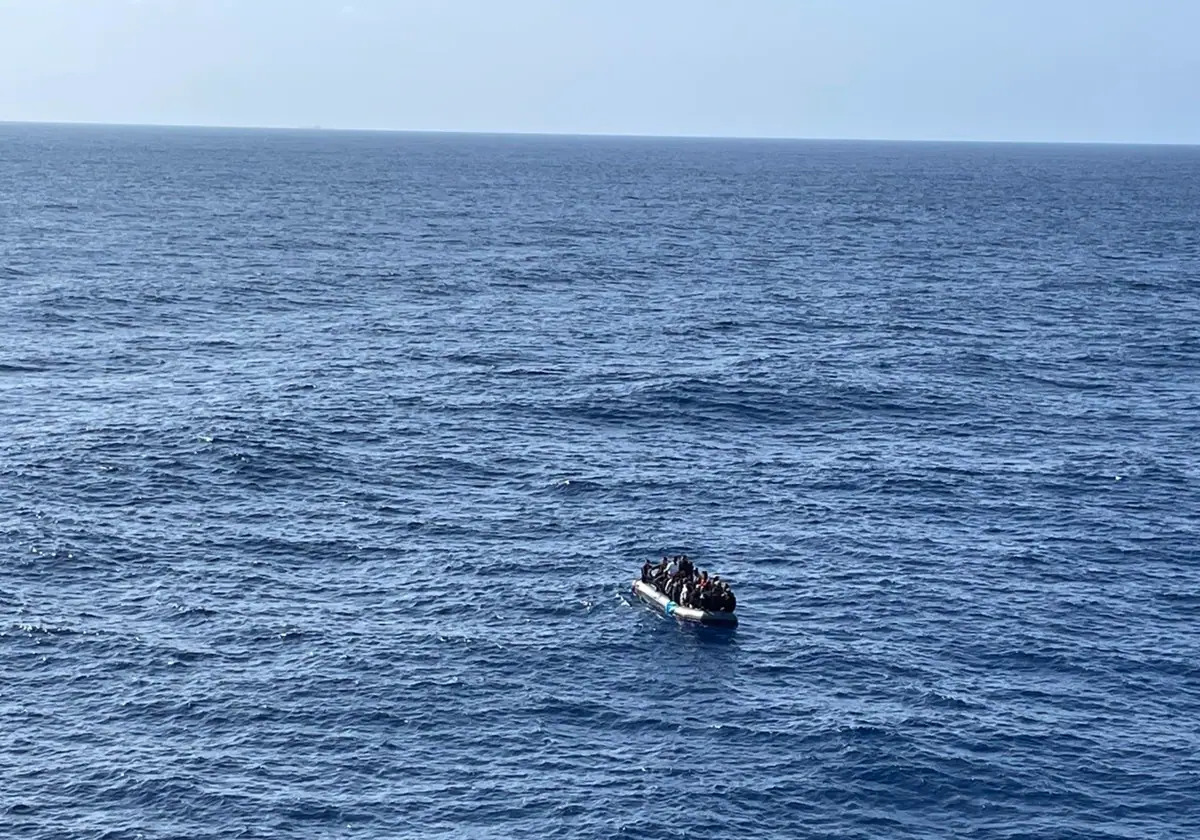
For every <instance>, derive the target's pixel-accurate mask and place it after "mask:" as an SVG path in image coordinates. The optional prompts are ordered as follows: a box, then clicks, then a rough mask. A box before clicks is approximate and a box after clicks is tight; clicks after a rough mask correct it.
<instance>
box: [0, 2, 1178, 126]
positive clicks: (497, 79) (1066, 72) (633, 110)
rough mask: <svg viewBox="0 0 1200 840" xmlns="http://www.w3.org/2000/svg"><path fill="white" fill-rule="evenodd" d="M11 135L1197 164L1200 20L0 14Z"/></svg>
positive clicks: (1128, 11) (715, 13)
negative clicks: (933, 142)
mask: <svg viewBox="0 0 1200 840" xmlns="http://www.w3.org/2000/svg"><path fill="white" fill-rule="evenodd" d="M0 120H9V121H66V122H76V121H78V122H115V123H166V124H201V125H260V126H312V125H321V126H324V127H326V128H377V129H412V130H446V131H519V132H554V133H600V134H662V135H716V136H768V137H846V138H883V139H962V140H970V139H976V140H1046V141H1115V142H1165V143H1200V0H1141V2H1134V0H1007V2H1000V0H740V2H733V1H732V0H728V1H727V0H440V1H439V0H0Z"/></svg>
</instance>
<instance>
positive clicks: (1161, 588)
mask: <svg viewBox="0 0 1200 840" xmlns="http://www.w3.org/2000/svg"><path fill="white" fill-rule="evenodd" d="M1198 523H1200V149H1195V148H1152V147H1145V148H1138V147H1087V146H1015V145H1013V146H1007V145H938V144H873V143H825V142H767V141H761V142H757V141H715V140H713V141H704V140H651V139H598V138H546V137H486V136H453V135H445V136H437V135H404V134H371V133H332V132H283V131H232V130H200V129H150V128H139V129H135V128H105V127H66V126H29V125H0V771H2V772H0V779H2V781H0V836H3V837H12V838H22V839H23V840H41V839H42V838H46V839H47V840H49V838H56V839H57V838H113V839H114V840H115V838H234V837H246V838H251V837H253V838H313V840H316V838H343V837H344V838H399V837H414V838H519V837H530V838H564V840H575V839H576V838H579V839H580V840H582V839H583V838H622V837H627V838H694V837H714V838H717V837H747V838H751V837H752V838H810V837H811V838H949V837H953V838H996V839H997V840H1015V839H1016V838H1080V839H1081V840H1082V838H1155V839H1156V840H1161V839H1162V838H1195V837H1197V836H1200V662H1198V656H1200V550H1198V543H1197V537H1198V535H1200V528H1198ZM678 552H687V553H689V554H690V555H692V556H693V557H694V558H696V560H697V562H698V564H699V565H700V566H701V567H703V568H708V569H711V570H712V571H714V572H716V573H719V574H722V575H723V576H726V577H728V578H729V579H731V580H732V581H733V582H734V585H735V588H736V591H737V593H738V597H739V607H738V613H739V616H740V617H741V625H740V626H739V627H738V628H737V629H736V630H734V631H712V630H700V629H695V628H691V627H687V626H681V625H678V624H676V623H675V622H673V621H671V620H667V619H665V618H663V617H662V616H657V615H655V614H653V613H651V612H649V611H648V610H647V609H645V608H644V607H642V606H640V605H637V604H636V603H630V599H629V597H628V588H629V582H630V580H631V579H632V578H633V576H634V575H635V574H636V570H637V568H638V567H639V566H640V564H641V563H642V561H643V560H645V559H650V558H655V557H657V556H659V555H661V554H663V553H678Z"/></svg>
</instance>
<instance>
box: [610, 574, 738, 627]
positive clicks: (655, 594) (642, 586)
mask: <svg viewBox="0 0 1200 840" xmlns="http://www.w3.org/2000/svg"><path fill="white" fill-rule="evenodd" d="M633 594H634V595H636V596H637V597H639V598H641V599H642V600H643V601H645V602H646V603H647V604H649V605H650V606H651V607H654V608H655V609H657V610H660V611H661V612H662V613H663V614H664V615H667V616H670V617H671V618H676V619H679V620H680V621H694V622H696V623H697V624H708V625H712V626H714V627H737V623H738V620H737V616H736V615H734V614H733V613H731V612H710V611H709V610H697V609H693V608H692V607H683V606H680V605H679V604H676V603H675V602H674V601H672V600H671V599H670V598H668V597H667V596H666V595H664V594H662V593H661V592H659V591H658V590H657V589H655V588H654V587H653V586H651V585H650V584H648V583H646V582H645V581H641V580H635V581H634V582H633Z"/></svg>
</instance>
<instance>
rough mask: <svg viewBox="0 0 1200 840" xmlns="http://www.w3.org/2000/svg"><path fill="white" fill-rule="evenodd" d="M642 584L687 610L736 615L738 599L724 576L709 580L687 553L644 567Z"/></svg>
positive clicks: (715, 576)
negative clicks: (651, 587) (732, 613)
mask: <svg viewBox="0 0 1200 840" xmlns="http://www.w3.org/2000/svg"><path fill="white" fill-rule="evenodd" d="M642 582H643V583H648V584H650V585H651V586H653V587H654V588H655V589H657V590H658V591H659V592H661V593H663V594H664V595H666V596H667V597H668V598H670V599H671V600H672V601H674V602H675V603H677V604H679V605H680V606H683V607H690V608H692V609H697V610H706V611H708V612H733V611H734V608H736V607H737V598H735V597H734V595H733V590H732V589H730V588H729V584H728V583H726V582H725V581H723V580H721V576H720V575H713V576H712V577H709V575H708V572H706V571H703V570H697V569H696V565H695V564H694V563H693V562H692V561H691V560H689V559H688V556H687V555H686V554H680V555H677V556H675V557H663V559H662V560H661V561H660V562H658V563H651V562H650V561H649V560H647V561H646V562H645V563H643V564H642Z"/></svg>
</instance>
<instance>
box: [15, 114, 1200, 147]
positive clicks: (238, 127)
mask: <svg viewBox="0 0 1200 840" xmlns="http://www.w3.org/2000/svg"><path fill="white" fill-rule="evenodd" d="M0 125H31V126H32V125H40V126H70V127H90V128H167V129H188V128H190V129H206V130H213V131H291V132H340V133H347V134H351V133H358V134H423V135H430V134H434V135H457V136H477V137H546V138H551V137H557V138H580V139H586V138H595V139H613V140H621V139H628V140H732V141H765V142H777V143H789V142H790V143H805V142H810V143H930V144H964V145H967V144H977V145H1011V146H1165V147H1178V148H1194V147H1197V146H1200V141H1197V142H1181V141H1171V140H1028V139H1025V140H1014V139H1007V140H989V139H978V138H962V137H958V138H944V137H921V138H911V137H845V136H841V137H838V136H816V135H810V136H799V135H770V134H655V133H642V132H603V131H579V132H571V131H522V130H483V129H445V128H369V127H361V126H356V127H345V126H323V125H320V124H316V123H314V124H311V125H262V124H233V123H229V124H226V123H190V122H178V123H173V122H162V123H155V122H146V123H139V122H107V121H102V120H9V119H0Z"/></svg>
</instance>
